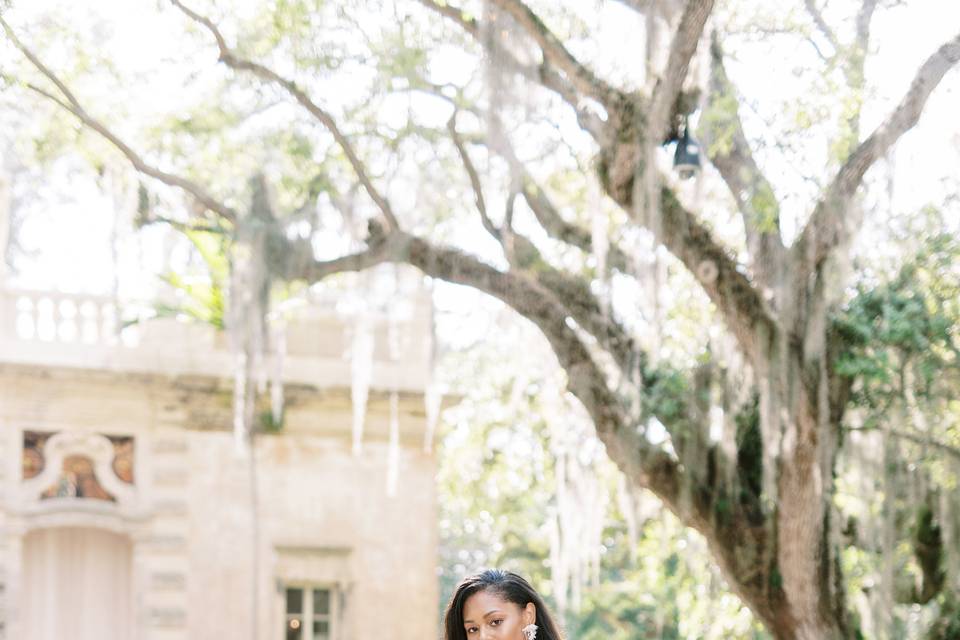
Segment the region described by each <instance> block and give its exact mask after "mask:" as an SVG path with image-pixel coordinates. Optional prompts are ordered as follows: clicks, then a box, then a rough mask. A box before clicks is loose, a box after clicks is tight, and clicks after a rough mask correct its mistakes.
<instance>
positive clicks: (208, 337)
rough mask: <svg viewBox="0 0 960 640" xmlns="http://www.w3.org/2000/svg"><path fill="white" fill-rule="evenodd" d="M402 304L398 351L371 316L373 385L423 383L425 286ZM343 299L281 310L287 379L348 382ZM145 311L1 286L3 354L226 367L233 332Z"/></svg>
mask: <svg viewBox="0 0 960 640" xmlns="http://www.w3.org/2000/svg"><path fill="white" fill-rule="evenodd" d="M405 304H406V306H407V307H409V309H411V310H412V311H410V312H409V313H407V314H406V316H407V317H405V318H404V319H403V321H402V322H401V323H400V324H399V326H398V328H397V329H396V331H398V332H399V333H400V340H399V343H400V344H401V349H400V353H399V354H398V353H397V349H396V346H394V347H393V348H391V345H390V342H391V341H390V339H389V337H388V333H389V331H388V322H389V313H387V312H382V313H375V314H373V315H372V316H370V317H368V318H367V320H369V321H370V323H371V324H372V327H373V328H372V331H373V336H374V342H375V349H374V366H373V375H372V380H371V387H372V388H374V389H376V388H380V389H385V390H386V389H392V388H396V389H398V390H401V391H422V390H423V389H424V388H425V386H426V383H427V379H428V368H429V356H428V354H429V344H430V340H431V329H430V326H431V324H430V313H431V310H430V297H429V292H426V291H425V290H422V289H421V290H419V291H416V292H414V293H413V294H411V295H408V296H407V297H406V299H405ZM338 306H339V307H340V310H339V311H338ZM342 306H343V305H338V301H337V300H336V299H335V298H334V297H331V296H330V295H326V296H316V295H314V296H311V297H310V299H309V300H308V301H303V303H302V304H300V305H299V306H297V305H293V307H295V308H293V310H292V311H290V312H288V313H287V314H286V316H287V317H286V318H285V320H284V330H283V331H284V341H283V342H284V344H285V353H284V354H283V357H282V361H283V363H282V370H283V379H284V381H286V382H291V383H302V384H310V385H314V386H318V387H338V386H339V387H343V386H348V381H349V380H350V360H349V349H350V343H351V336H352V332H353V331H355V330H356V326H357V325H358V322H357V319H356V318H355V317H352V316H351V315H350V314H349V313H344V312H343V310H342ZM151 315H152V310H151V309H150V308H149V307H148V306H146V305H140V306H139V307H138V306H136V305H125V306H124V307H123V308H122V309H121V308H118V305H117V304H116V303H115V302H114V300H113V299H112V298H110V297H107V296H95V295H84V294H72V293H63V292H55V291H32V290H24V289H13V288H0V363H10V364H30V365H41V366H43V365H46V366H50V367H57V366H66V367H79V368H85V369H103V370H115V371H130V372H138V373H152V374H167V375H207V376H216V377H229V376H231V375H232V372H233V364H234V362H235V357H234V355H233V354H232V353H231V351H230V347H229V343H230V340H229V336H227V335H226V334H224V333H223V332H219V331H216V330H215V329H214V328H213V327H211V326H206V325H203V324H201V323H197V322H191V321H187V320H185V319H177V318H155V317H154V318H151V317H150V316H151ZM131 317H132V318H133V321H131ZM137 318H140V319H139V320H138V319H137ZM394 345H396V341H394ZM275 357H276V354H274V353H271V354H268V358H269V359H270V362H268V363H265V366H266V367H268V368H272V367H273V364H272V363H273V362H275V361H274V360H273V358H275Z"/></svg>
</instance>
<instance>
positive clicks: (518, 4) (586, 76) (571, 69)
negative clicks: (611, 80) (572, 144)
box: [489, 0, 620, 106]
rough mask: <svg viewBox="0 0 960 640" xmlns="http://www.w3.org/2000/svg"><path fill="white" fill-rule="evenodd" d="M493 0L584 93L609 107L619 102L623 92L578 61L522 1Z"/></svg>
mask: <svg viewBox="0 0 960 640" xmlns="http://www.w3.org/2000/svg"><path fill="white" fill-rule="evenodd" d="M489 1H490V2H491V3H492V4H494V5H496V6H498V7H500V8H501V9H503V10H504V11H505V12H507V14H509V15H510V16H511V17H512V18H513V19H514V20H515V21H516V22H517V24H518V25H520V27H521V28H523V30H524V31H526V32H527V34H529V35H530V37H531V38H533V40H534V41H535V42H536V43H537V45H539V47H540V50H541V51H542V52H543V59H544V62H546V63H548V64H552V65H553V66H554V67H556V68H557V69H559V70H560V71H562V72H563V73H564V75H565V76H566V78H567V79H568V80H569V81H570V83H571V84H572V85H573V86H574V87H575V88H576V89H577V91H579V92H580V93H581V94H582V95H584V96H591V97H593V98H595V99H596V100H597V101H598V102H600V104H602V105H604V106H609V105H611V104H613V103H615V102H616V101H617V98H618V97H619V96H620V92H619V91H617V90H616V89H614V88H613V87H611V86H610V85H609V84H607V83H606V82H605V81H604V80H602V79H600V78H599V77H598V76H597V75H596V74H594V73H593V71H591V70H590V69H588V68H587V67H586V66H585V65H584V64H583V63H581V62H580V61H579V60H577V59H576V58H575V57H574V55H573V54H572V53H570V51H569V50H568V49H567V48H566V47H564V46H563V43H562V42H560V40H559V38H557V36H556V35H554V33H553V32H552V31H550V29H549V28H548V27H547V25H546V24H544V22H543V20H541V19H540V16H538V15H537V14H536V13H534V12H533V10H532V9H530V7H528V6H527V5H526V4H524V3H523V2H522V0H489Z"/></svg>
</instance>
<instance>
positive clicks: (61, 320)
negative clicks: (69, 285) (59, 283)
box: [2, 289, 120, 345]
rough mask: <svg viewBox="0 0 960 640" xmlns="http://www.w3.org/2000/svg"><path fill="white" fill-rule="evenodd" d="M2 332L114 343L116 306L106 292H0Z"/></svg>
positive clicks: (117, 336) (20, 336)
mask: <svg viewBox="0 0 960 640" xmlns="http://www.w3.org/2000/svg"><path fill="white" fill-rule="evenodd" d="M2 295H3V301H2V304H3V307H4V308H5V310H6V313H5V314H4V317H3V320H4V323H3V327H2V331H3V335H4V336H5V337H6V338H8V339H10V338H14V339H17V340H37V341H40V342H63V343H80V344H89V345H115V344H118V343H119V342H120V326H119V322H118V310H117V307H116V304H114V302H113V300H112V299H111V298H109V297H106V296H92V295H80V294H71V293H61V292H50V291H27V290H16V289H14V290H6V291H4V292H3V294H2Z"/></svg>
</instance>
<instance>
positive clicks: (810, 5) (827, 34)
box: [803, 0, 840, 51]
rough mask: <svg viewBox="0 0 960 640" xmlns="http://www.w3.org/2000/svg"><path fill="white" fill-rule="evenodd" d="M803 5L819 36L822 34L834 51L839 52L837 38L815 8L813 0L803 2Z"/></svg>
mask: <svg viewBox="0 0 960 640" xmlns="http://www.w3.org/2000/svg"><path fill="white" fill-rule="evenodd" d="M803 4H804V6H806V8H807V13H808V14H810V17H811V18H812V19H813V23H814V24H815V25H816V26H817V29H819V30H820V33H821V34H823V37H824V38H826V39H827V42H829V43H830V46H831V47H833V50H834V51H839V49H840V45H839V43H838V42H837V36H836V35H834V33H833V29H831V28H830V25H828V24H827V22H826V20H824V19H823V14H822V13H820V10H819V9H818V8H817V5H816V2H815V0H804V1H803ZM818 51H819V49H818Z"/></svg>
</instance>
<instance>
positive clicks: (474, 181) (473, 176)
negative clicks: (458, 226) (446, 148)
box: [447, 111, 503, 242]
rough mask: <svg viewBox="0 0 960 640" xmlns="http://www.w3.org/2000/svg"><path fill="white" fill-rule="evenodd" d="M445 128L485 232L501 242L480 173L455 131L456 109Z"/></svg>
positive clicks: (501, 238) (500, 235) (501, 237)
mask: <svg viewBox="0 0 960 640" xmlns="http://www.w3.org/2000/svg"><path fill="white" fill-rule="evenodd" d="M447 129H448V130H449V131H450V137H451V138H452V139H453V144H454V146H455V147H456V148H457V153H459V154H460V160H462V161H463V166H464V168H465V169H466V170H467V175H468V176H469V177H470V186H471V187H473V195H474V198H475V200H476V203H477V211H479V212H480V220H481V222H482V223H483V228H484V229H486V230H487V233H489V234H490V235H491V236H493V237H494V238H495V239H496V240H497V242H502V241H503V236H502V234H501V233H500V230H499V229H498V228H497V226H496V225H495V224H493V221H492V220H491V219H490V216H489V215H487V205H486V202H485V201H484V198H483V185H481V184H480V175H479V174H478V173H477V169H476V167H474V166H473V162H472V161H471V160H470V154H468V153H467V149H466V147H464V145H463V140H462V139H461V138H460V134H459V133H457V112H456V111H454V112H453V115H451V116H450V119H449V120H448V121H447Z"/></svg>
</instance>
